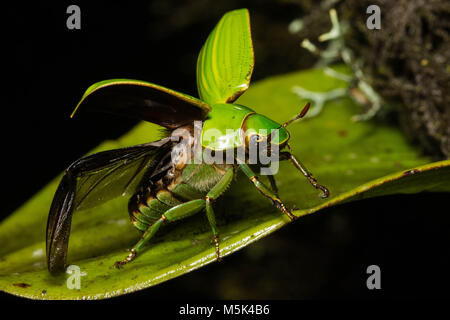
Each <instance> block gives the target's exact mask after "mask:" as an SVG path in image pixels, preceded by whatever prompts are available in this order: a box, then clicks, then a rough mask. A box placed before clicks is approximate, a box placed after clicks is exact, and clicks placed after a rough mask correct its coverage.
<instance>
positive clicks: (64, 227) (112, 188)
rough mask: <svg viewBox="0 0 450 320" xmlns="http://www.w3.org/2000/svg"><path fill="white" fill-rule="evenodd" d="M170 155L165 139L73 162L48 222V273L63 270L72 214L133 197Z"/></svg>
mask: <svg viewBox="0 0 450 320" xmlns="http://www.w3.org/2000/svg"><path fill="white" fill-rule="evenodd" d="M169 151H170V138H165V139H162V140H159V141H156V142H152V143H146V144H142V145H138V146H134V147H129V148H124V149H117V150H109V151H104V152H99V153H95V154H92V155H89V156H87V157H84V158H81V159H79V160H77V161H75V162H74V163H73V164H72V165H71V166H70V167H69V168H68V169H67V170H66V172H65V174H64V176H63V177H62V179H61V182H60V184H59V186H58V189H57V190H56V193H55V196H54V198H53V202H52V205H51V207H50V213H49V216H48V221H47V263H48V268H49V270H50V271H51V272H57V271H62V270H64V268H65V263H66V254H67V247H68V242H69V234H70V226H71V221H72V214H73V212H74V210H82V209H86V208H90V207H94V206H96V205H99V204H101V203H104V202H106V201H108V200H111V199H113V198H116V197H118V196H121V195H126V194H131V193H134V192H135V191H136V189H137V187H138V186H139V184H140V183H141V181H142V179H143V178H144V177H146V176H148V175H149V174H151V173H152V172H153V171H154V170H155V169H157V168H158V167H159V166H160V164H161V161H162V159H165V158H166V157H165V155H167V154H168V153H169ZM169 154H170V153H169ZM169 160H170V159H169Z"/></svg>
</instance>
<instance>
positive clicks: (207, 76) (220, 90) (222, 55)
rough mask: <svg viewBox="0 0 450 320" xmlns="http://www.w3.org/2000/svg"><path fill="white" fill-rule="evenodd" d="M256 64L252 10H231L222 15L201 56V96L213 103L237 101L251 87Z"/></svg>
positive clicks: (198, 82) (199, 59) (198, 68)
mask: <svg viewBox="0 0 450 320" xmlns="http://www.w3.org/2000/svg"><path fill="white" fill-rule="evenodd" d="M253 65H254V58H253V44H252V37H251V31H250V18H249V14H248V11H247V9H240V10H234V11H230V12H228V13H226V14H225V15H224V16H223V17H222V19H220V21H219V23H218V24H217V26H216V27H215V28H214V30H213V31H212V32H211V34H210V35H209V37H208V39H207V40H206V42H205V44H204V46H203V47H202V49H201V51H200V54H199V56H198V61H197V89H198V92H199V96H200V98H201V99H202V100H203V101H205V102H207V103H208V104H209V105H211V106H212V105H214V104H215V103H226V102H233V101H234V100H236V99H237V98H238V97H239V96H240V95H241V94H242V93H244V91H245V90H247V88H248V86H249V84H250V78H251V75H252V71H253Z"/></svg>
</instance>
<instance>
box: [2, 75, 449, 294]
mask: <svg viewBox="0 0 450 320" xmlns="http://www.w3.org/2000/svg"><path fill="white" fill-rule="evenodd" d="M337 70H339V71H340V72H345V70H344V69H343V68H341V67H339V68H337ZM295 85H301V86H302V87H304V88H306V89H308V90H311V91H327V90H331V89H336V88H343V87H345V86H346V83H345V82H343V81H341V80H338V79H335V78H332V77H329V76H327V75H326V74H324V73H323V71H322V70H320V69H317V70H309V71H305V72H298V73H293V74H288V75H283V76H279V77H273V78H270V79H267V80H265V81H261V82H259V83H255V84H254V85H253V86H252V88H251V89H250V90H249V91H248V93H247V95H245V97H242V99H241V100H240V101H239V103H241V104H244V105H248V106H249V107H251V108H254V109H255V110H257V111H259V112H260V113H263V114H265V115H267V116H269V117H271V118H273V119H274V120H276V121H279V122H283V121H286V120H288V119H290V118H292V117H293V116H294V115H295V114H297V113H298V112H299V111H300V109H301V108H302V107H303V106H304V104H305V101H302V100H301V99H299V98H298V96H297V95H296V94H294V93H292V87H293V86H295ZM313 108H314V107H313ZM273 110H277V111H276V112H273ZM359 111H360V110H359V107H358V106H356V105H355V104H353V103H352V101H351V100H350V99H348V98H342V99H339V100H335V101H333V102H328V103H327V104H326V105H325V106H324V109H323V110H322V112H321V113H320V115H319V116H318V117H315V118H311V119H304V120H301V121H298V122H294V123H293V124H291V125H290V126H289V127H288V128H289V130H290V133H291V145H292V148H293V150H294V153H295V154H296V156H297V157H298V158H299V159H300V160H301V161H302V162H303V163H304V165H305V166H307V167H308V168H309V169H310V170H311V171H312V172H313V173H314V175H315V176H316V178H317V179H318V181H319V182H320V183H322V184H325V185H326V186H328V187H329V188H330V191H331V197H330V198H329V199H327V200H321V199H320V198H319V197H318V195H319V192H318V191H317V190H315V189H314V188H312V187H311V186H310V185H309V183H308V182H307V181H306V179H304V178H303V176H302V175H301V174H300V173H299V172H298V171H297V170H296V169H295V168H294V167H293V166H292V165H291V164H290V163H288V162H283V163H281V164H280V170H279V173H278V174H277V175H276V178H277V182H278V185H279V193H280V197H281V198H282V199H283V200H285V201H286V202H287V204H288V205H290V206H294V205H295V206H296V207H297V208H299V209H298V210H296V211H294V213H295V214H296V215H297V216H303V215H306V214H310V213H313V212H317V211H319V210H321V209H322V208H324V207H330V206H334V205H337V204H339V203H344V202H350V201H356V200H359V199H363V198H369V197H377V196H382V195H387V194H395V193H416V192H422V191H440V192H449V191H450V183H449V182H450V161H441V162H434V163H430V159H429V158H427V157H424V156H422V155H421V154H420V152H419V151H418V150H416V149H415V148H414V147H412V146H411V145H409V144H408V142H407V141H406V139H405V137H404V136H403V135H402V133H401V132H400V131H399V129H398V128H396V127H393V126H390V125H387V124H383V123H377V122H375V121H370V122H356V123H355V122H352V121H351V120H350V118H351V116H353V115H354V114H356V113H358V112H359ZM157 132H158V127H157V126H155V125H152V124H148V123H142V124H140V125H138V126H137V127H136V128H134V129H133V130H132V131H131V132H129V133H128V134H126V135H125V136H124V137H122V138H121V139H119V140H118V141H109V142H105V143H103V144H102V145H101V146H99V148H97V149H96V151H98V150H105V149H111V148H118V147H124V146H129V145H133V144H138V143H144V142H147V141H145V140H143V138H146V139H148V138H149V137H153V138H154V140H156V139H157V138H158V137H157ZM263 179H264V178H263ZM57 183H58V178H57V179H55V180H54V181H53V182H52V183H50V184H49V185H48V186H46V187H44V188H43V189H42V190H41V191H40V192H39V193H38V194H36V195H35V196H34V197H33V198H32V199H30V200H29V201H28V202H27V203H25V204H24V205H23V206H22V207H21V208H19V209H18V210H17V211H16V212H15V213H13V214H12V215H11V216H10V217H9V218H7V219H6V220H4V221H3V222H2V223H1V225H0V243H2V246H1V247H0V257H1V258H0V289H1V290H4V291H6V292H10V293H13V294H16V295H20V296H24V297H29V298H35V299H82V298H84V299H94V298H107V297H112V296H117V295H121V294H125V293H128V292H132V291H136V290H140V289H143V288H147V287H150V286H153V285H156V284H158V283H161V282H163V281H166V280H169V279H171V278H174V277H177V276H180V275H182V274H185V273H187V272H190V271H192V270H194V269H197V268H200V267H202V266H204V265H206V264H208V263H211V262H214V261H215V255H214V248H213V243H212V236H211V231H210V228H209V225H208V222H207V219H206V217H205V215H202V214H199V215H197V216H196V217H192V218H189V219H186V220H183V221H180V222H179V223H174V224H172V225H168V226H166V227H165V228H163V230H160V232H159V233H158V234H157V236H156V237H155V238H154V239H152V240H151V241H150V243H149V245H148V248H147V250H145V251H144V252H143V253H142V254H141V255H139V256H138V258H137V259H136V260H135V261H133V262H132V263H130V264H128V265H126V266H125V267H124V268H122V269H120V270H117V269H115V268H114V267H113V264H114V262H115V261H117V260H119V259H123V258H124V257H125V256H126V255H127V251H126V249H129V248H130V247H131V246H132V245H133V244H134V243H135V242H136V241H137V240H138V238H139V232H138V231H137V230H135V229H134V228H133V227H132V225H131V223H130V222H129V219H128V213H127V200H128V199H127V198H124V197H123V198H119V199H116V200H113V201H111V202H108V203H106V204H105V205H103V206H101V207H97V208H94V209H89V210H86V211H81V212H77V213H75V215H74V218H73V224H72V234H71V238H70V243H69V254H68V261H69V263H70V264H74V265H77V266H79V267H80V269H81V272H85V273H86V275H85V276H82V277H81V289H68V288H67V286H66V280H67V279H68V277H69V275H68V274H62V275H60V276H56V277H55V276H52V275H50V273H49V272H48V271H47V269H46V266H45V225H46V219H47V214H48V209H49V207H50V202H51V200H52V197H53V193H54V191H55V190H56V187H57ZM216 208H217V209H216V211H217V221H218V226H219V230H220V232H221V239H222V241H221V250H222V251H221V253H222V256H226V255H229V254H231V253H233V252H234V251H236V250H239V249H241V248H243V247H245V246H247V245H249V244H250V243H252V242H254V241H257V240H258V239H260V238H262V237H264V236H266V235H268V234H270V233H272V232H274V231H275V230H277V229H279V228H281V227H283V226H284V225H286V224H287V223H289V221H288V219H287V218H286V217H285V216H284V215H282V214H281V213H280V212H278V211H277V210H276V209H274V208H273V207H272V206H271V204H270V203H269V202H268V201H267V200H265V199H264V198H263V197H262V196H261V195H260V194H259V192H258V191H257V190H255V189H254V188H253V187H252V185H251V183H250V182H249V181H248V179H246V178H245V177H244V176H243V175H242V174H241V175H240V176H239V178H238V180H237V181H236V182H234V183H233V184H232V187H231V188H230V190H228V191H227V192H226V194H225V195H224V197H223V198H220V199H219V201H218V203H217V206H216ZM294 223H302V220H301V219H299V220H297V221H295V222H294ZM224 260H225V261H224V263H226V260H227V259H226V258H225V259H224ZM149 290H151V289H149Z"/></svg>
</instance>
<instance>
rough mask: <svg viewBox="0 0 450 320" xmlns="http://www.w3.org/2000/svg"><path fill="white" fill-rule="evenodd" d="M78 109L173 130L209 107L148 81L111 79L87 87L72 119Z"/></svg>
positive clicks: (197, 100) (203, 116)
mask: <svg viewBox="0 0 450 320" xmlns="http://www.w3.org/2000/svg"><path fill="white" fill-rule="evenodd" d="M81 106H82V107H83V108H81ZM78 110H95V111H101V112H107V113H113V114H117V115H120V116H126V117H132V118H137V119H139V120H145V121H148V122H152V123H156V124H159V125H161V126H164V127H166V128H170V129H173V128H177V127H179V126H182V125H185V124H188V123H190V122H192V121H194V120H204V119H205V118H206V115H207V114H208V112H209V111H210V110H211V108H210V107H209V105H208V104H206V103H205V102H203V101H201V100H199V99H196V98H194V97H191V96H189V95H187V94H184V93H180V92H177V91H175V90H171V89H168V88H165V87H162V86H159V85H156V84H153V83H150V82H145V81H140V80H132V79H111V80H104V81H100V82H97V83H95V84H93V85H92V86H90V87H89V88H88V89H87V90H86V92H85V93H84V95H83V97H82V98H81V101H80V102H79V103H78V105H77V107H76V108H75V111H74V112H73V113H72V116H73V115H74V114H75V112H78Z"/></svg>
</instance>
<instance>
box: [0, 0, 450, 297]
mask: <svg viewBox="0 0 450 320" xmlns="http://www.w3.org/2000/svg"><path fill="white" fill-rule="evenodd" d="M217 3H220V5H215V4H216V2H208V1H200V4H199V6H202V5H203V6H204V7H206V8H210V9H211V10H210V14H208V15H201V16H199V17H197V18H198V23H193V24H192V23H190V24H187V25H186V26H183V16H184V15H185V14H186V15H187V14H193V13H189V12H183V10H182V9H183V5H182V4H181V2H180V4H177V2H176V1H170V5H171V6H168V5H165V4H164V1H153V2H135V3H130V2H127V3H121V4H111V3H107V2H96V3H95V4H92V3H87V2H86V3H84V2H79V3H76V4H78V5H79V6H80V7H81V13H82V18H81V19H82V21H81V30H68V29H67V28H66V19H67V16H68V15H67V14H66V8H67V6H68V5H70V4H73V3H71V2H70V3H69V2H64V1H62V2H60V3H55V4H39V5H37V4H34V5H31V4H25V3H18V4H16V5H14V6H11V5H8V6H6V7H4V8H3V11H4V13H3V14H2V15H3V17H5V18H6V22H7V27H6V28H5V29H3V30H4V31H6V33H5V32H4V33H5V35H4V38H3V39H2V41H3V44H2V51H3V53H6V56H5V55H3V60H2V61H3V64H4V66H3V68H2V70H3V75H2V76H3V79H4V83H3V85H2V112H1V119H2V125H1V126H0V130H1V135H0V136H1V137H2V138H3V139H2V144H1V147H2V169H3V170H2V187H3V192H2V200H3V201H2V206H1V209H0V220H1V219H3V218H4V217H6V216H7V215H8V214H10V213H11V212H12V211H14V210H15V209H16V208H17V207H18V206H19V205H20V204H21V203H23V202H24V201H25V200H26V199H28V198H29V197H30V196H32V195H33V194H34V193H35V192H37V191H38V190H39V189H40V188H41V187H42V186H43V185H45V184H46V183H48V182H49V181H50V180H51V179H53V178H54V177H55V176H56V175H57V174H58V173H60V172H61V171H62V170H63V169H65V168H66V167H67V166H68V165H69V164H70V163H71V162H72V161H73V160H75V159H77V158H79V157H80V156H82V155H83V154H85V153H86V152H87V151H89V150H90V149H92V148H93V147H95V146H96V145H97V144H98V143H99V142H101V141H103V140H105V139H113V138H115V137H119V136H120V135H121V134H123V133H125V132H126V131H127V130H128V129H129V128H131V127H132V126H133V125H134V122H133V121H131V120H128V119H118V118H115V117H113V116H107V115H103V114H101V115H99V114H94V113H92V114H90V115H89V117H80V118H76V119H69V117H68V116H69V115H70V113H71V112H72V110H73V108H74V106H75V105H76V103H77V101H78V100H79V98H80V97H81V95H82V93H83V92H84V90H85V89H86V88H87V87H88V86H89V85H90V84H92V83H94V82H96V81H99V80H103V79H108V78H117V77H121V78H134V79H142V80H146V81H150V82H155V83H158V84H161V85H164V86H167V87H169V88H173V89H175V90H179V91H181V92H185V93H188V94H191V95H194V96H196V88H195V84H196V83H195V62H196V57H197V54H198V51H199V49H200V47H201V45H202V44H203V42H204V40H205V39H206V37H207V35H208V33H209V32H210V30H211V29H212V28H213V26H214V25H215V23H216V22H217V21H218V19H219V18H220V16H221V15H222V14H223V13H224V12H226V11H227V10H229V9H232V8H239V7H244V6H245V7H249V9H250V11H251V12H253V11H254V12H262V11H264V12H266V16H270V15H271V14H273V19H277V20H280V21H285V22H286V26H287V24H288V23H289V22H290V21H291V20H292V19H293V18H295V17H296V16H297V15H298V13H296V12H292V10H291V7H290V5H289V4H285V5H282V6H280V5H279V3H277V4H276V5H275V3H276V2H275V1H274V2H273V3H272V2H271V1H260V2H259V3H258V4H255V3H257V2H255V1H243V2H242V5H238V6H234V7H233V5H234V4H233V2H230V3H231V4H227V3H225V2H223V1H222V2H217ZM267 12H268V14H267ZM173 25H176V26H178V28H174V27H173V28H171V26H173ZM261 47H263V45H262V46H261ZM255 49H256V52H255V55H256V69H255V74H254V77H253V80H258V79H260V78H263V77H265V76H268V75H270V74H273V73H282V72H286V71H288V70H285V69H283V67H280V68H276V67H273V68H271V69H270V68H267V69H266V68H264V64H263V65H262V66H261V67H258V54H259V52H258V47H255ZM261 54H262V53H261ZM282 60H283V59H282V56H281V57H279V58H278V60H276V59H275V60H274V61H273V64H274V65H275V66H277V64H281V63H282ZM290 71H292V70H290ZM448 211H449V210H448V195H446V194H420V195H413V196H390V197H383V198H380V199H373V200H367V201H365V202H361V203H356V204H351V205H343V206H339V207H338V208H335V209H329V210H325V211H324V212H323V213H320V214H317V215H313V216H310V217H306V218H304V219H302V221H299V222H296V223H295V224H292V225H289V226H288V227H286V228H284V229H283V230H281V231H279V232H277V233H276V234H274V235H272V236H269V237H268V238H266V239H264V240H262V241H260V242H259V243H258V244H257V246H256V249H255V248H253V249H252V248H246V249H244V250H242V251H240V252H238V253H236V254H234V255H233V256H231V257H229V258H226V259H225V261H224V262H222V263H220V264H217V263H216V264H213V265H210V266H208V267H206V268H203V269H202V270H199V271H196V272H193V273H191V274H188V275H185V276H183V277H180V278H178V279H174V280H171V281H169V282H166V283H163V284H161V285H159V286H157V287H155V288H150V289H147V290H144V291H141V292H138V293H135V294H131V295H128V296H124V297H121V298H119V299H135V298H163V299H165V298H177V299H184V298H185V297H189V298H190V299H192V298H204V299H205V298H206V299H221V298H228V299H239V298H243V299H245V298H253V299H296V298H348V297H351V298H398V297H400V298H405V297H442V296H446V297H448V292H447V287H448V284H449V281H448V276H447V274H448V269H449V266H450V265H449V263H448V252H449V250H448V227H449V225H450V223H449V222H450V220H449V217H448ZM24 236H26V235H24ZM305 244H306V245H305ZM0 245H1V244H0ZM255 250H256V251H258V250H259V251H258V252H259V253H258V254H256V255H255V253H254V252H255ZM287 259H289V262H290V263H289V264H287V263H286V261H287ZM371 264H377V265H379V266H380V267H381V270H382V290H379V291H369V290H367V288H366V286H365V279H366V278H367V274H366V268H367V266H368V265H371ZM230 288H231V289H230ZM1 297H2V298H4V299H18V298H14V297H12V296H9V295H7V294H3V293H2V295H1Z"/></svg>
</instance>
